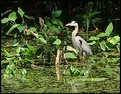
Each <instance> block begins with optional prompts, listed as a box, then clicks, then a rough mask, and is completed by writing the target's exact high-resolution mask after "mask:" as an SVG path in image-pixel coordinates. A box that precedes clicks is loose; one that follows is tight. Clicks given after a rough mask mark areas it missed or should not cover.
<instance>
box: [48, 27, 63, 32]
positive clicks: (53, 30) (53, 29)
mask: <svg viewBox="0 0 121 94" xmlns="http://www.w3.org/2000/svg"><path fill="white" fill-rule="evenodd" d="M50 30H51V32H61V31H62V28H57V27H54V26H52V27H51V28H50Z"/></svg>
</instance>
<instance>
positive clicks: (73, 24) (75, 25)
mask: <svg viewBox="0 0 121 94" xmlns="http://www.w3.org/2000/svg"><path fill="white" fill-rule="evenodd" d="M66 26H74V27H77V26H78V24H77V23H76V22H75V21H72V22H71V23H68V24H66Z"/></svg>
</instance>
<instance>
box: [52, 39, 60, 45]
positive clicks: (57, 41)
mask: <svg viewBox="0 0 121 94" xmlns="http://www.w3.org/2000/svg"><path fill="white" fill-rule="evenodd" d="M53 44H55V45H60V44H61V40H60V39H56V41H55V42H54V43H53Z"/></svg>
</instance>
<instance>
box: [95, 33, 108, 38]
mask: <svg viewBox="0 0 121 94" xmlns="http://www.w3.org/2000/svg"><path fill="white" fill-rule="evenodd" d="M106 36H108V35H107V34H106V33H100V34H98V35H97V37H106Z"/></svg>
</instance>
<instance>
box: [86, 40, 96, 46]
mask: <svg viewBox="0 0 121 94" xmlns="http://www.w3.org/2000/svg"><path fill="white" fill-rule="evenodd" d="M95 43H96V41H92V42H89V43H88V44H89V45H94V44H95Z"/></svg>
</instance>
